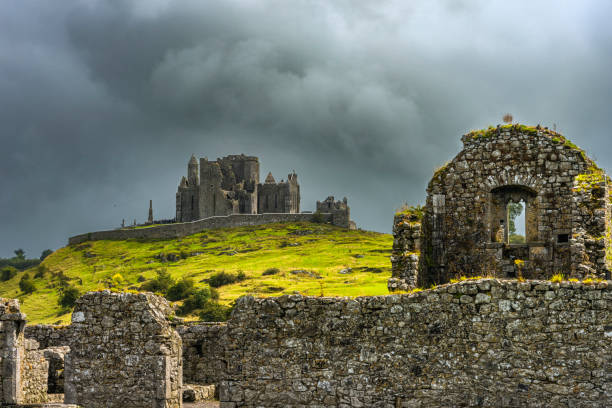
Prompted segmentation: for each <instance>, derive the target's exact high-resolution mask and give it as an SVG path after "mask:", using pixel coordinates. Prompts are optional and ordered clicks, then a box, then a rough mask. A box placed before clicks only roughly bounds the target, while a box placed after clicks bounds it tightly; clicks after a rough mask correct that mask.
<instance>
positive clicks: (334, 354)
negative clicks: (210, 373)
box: [220, 279, 612, 408]
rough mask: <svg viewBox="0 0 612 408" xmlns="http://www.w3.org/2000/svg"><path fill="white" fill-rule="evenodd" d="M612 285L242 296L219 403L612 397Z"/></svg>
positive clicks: (507, 284) (538, 403)
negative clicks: (370, 294) (368, 294)
mask: <svg viewBox="0 0 612 408" xmlns="http://www.w3.org/2000/svg"><path fill="white" fill-rule="evenodd" d="M611 312H612V282H610V281H607V282H602V283H596V284H591V285H589V284H583V283H579V282H575V283H574V282H563V283H551V282H549V281H526V282H519V281H516V280H513V281H500V280H494V279H489V280H478V281H476V280H474V281H464V282H461V283H457V284H450V285H443V286H440V287H437V288H436V289H433V290H427V291H422V292H417V293H414V294H411V295H390V296H375V297H362V298H355V299H350V298H314V297H303V296H300V295H291V296H283V297H279V298H267V299H253V298H251V297H245V298H242V299H241V300H240V301H239V302H238V303H237V306H236V309H235V310H234V312H233V315H232V318H231V319H230V321H228V323H227V335H226V337H225V339H226V340H225V353H227V354H228V355H232V361H231V364H229V365H228V367H227V371H226V373H225V374H224V375H225V381H223V382H222V384H221V390H220V399H221V407H222V408H234V407H261V406H265V407H298V406H299V407H323V406H338V407H385V408H386V407H389V408H391V407H431V406H445V407H451V406H491V407H492V406H513V407H514V406H516V407H518V406H529V407H550V406H554V407H569V406H571V407H608V406H611V405H612V378H611V377H610V373H611V372H612V360H611V359H610V341H611V338H612V313H611Z"/></svg>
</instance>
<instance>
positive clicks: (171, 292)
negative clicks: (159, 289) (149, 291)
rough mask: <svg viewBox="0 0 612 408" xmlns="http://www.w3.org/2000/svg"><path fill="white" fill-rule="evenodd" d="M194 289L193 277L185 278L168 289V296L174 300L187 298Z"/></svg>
mask: <svg viewBox="0 0 612 408" xmlns="http://www.w3.org/2000/svg"><path fill="white" fill-rule="evenodd" d="M193 291H194V287H193V279H189V278H183V279H181V280H180V281H178V282H177V283H175V284H174V285H173V286H171V287H170V288H169V289H168V292H167V293H166V298H167V299H168V300H171V301H173V302H175V301H177V300H181V299H185V298H186V297H188V296H189V295H190V294H192V293H193Z"/></svg>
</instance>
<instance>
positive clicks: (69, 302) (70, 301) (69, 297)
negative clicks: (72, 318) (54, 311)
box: [58, 286, 81, 308]
mask: <svg viewBox="0 0 612 408" xmlns="http://www.w3.org/2000/svg"><path fill="white" fill-rule="evenodd" d="M80 295H81V293H80V292H79V290H78V289H77V288H75V287H74V286H69V287H67V288H65V289H64V290H63V291H62V294H61V295H60V297H59V300H58V303H59V305H60V306H61V307H64V308H72V307H74V304H75V303H76V300H77V299H78V298H79V296H80Z"/></svg>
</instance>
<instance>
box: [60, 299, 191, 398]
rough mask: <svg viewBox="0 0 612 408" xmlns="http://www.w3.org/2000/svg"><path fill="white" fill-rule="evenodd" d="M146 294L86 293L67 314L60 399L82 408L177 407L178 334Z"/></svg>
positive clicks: (161, 306) (163, 306) (159, 302)
mask: <svg viewBox="0 0 612 408" xmlns="http://www.w3.org/2000/svg"><path fill="white" fill-rule="evenodd" d="M170 313H171V308H170V306H169V304H168V302H167V301H166V300H165V299H164V298H161V297H159V296H155V295H153V294H151V293H141V294H131V293H112V292H110V291H102V292H89V293H87V294H85V295H84V296H82V297H81V298H79V299H78V300H77V304H76V306H75V309H74V312H73V314H72V327H71V332H72V336H71V337H70V340H69V346H70V352H69V353H68V354H67V355H66V356H65V377H66V379H65V385H64V389H65V401H66V402H67V403H72V404H78V405H82V406H85V407H87V408H96V407H107V408H110V407H116V408H124V407H131V408H138V407H142V408H174V407H181V406H182V399H181V387H182V359H181V338H180V337H179V335H178V333H177V332H176V331H175V330H173V329H172V327H171V326H170V324H169V322H168V317H169V316H170Z"/></svg>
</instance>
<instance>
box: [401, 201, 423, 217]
mask: <svg viewBox="0 0 612 408" xmlns="http://www.w3.org/2000/svg"><path fill="white" fill-rule="evenodd" d="M424 214H425V207H423V206H422V205H408V204H406V203H404V204H402V206H401V207H400V208H399V209H398V210H397V211H396V212H395V215H406V216H408V219H409V220H410V221H421V220H422V219H423V215H424Z"/></svg>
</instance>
